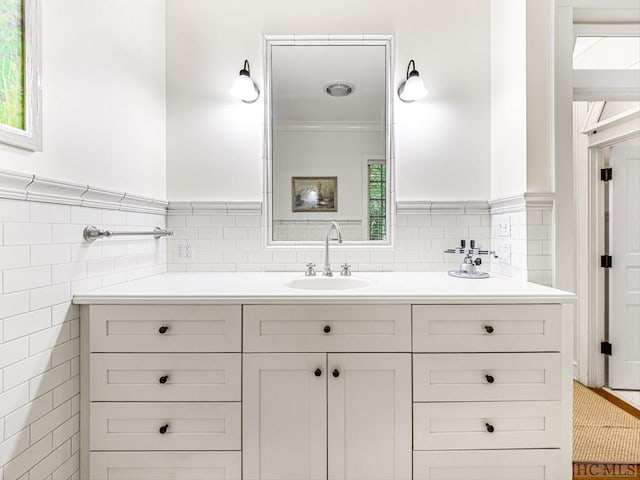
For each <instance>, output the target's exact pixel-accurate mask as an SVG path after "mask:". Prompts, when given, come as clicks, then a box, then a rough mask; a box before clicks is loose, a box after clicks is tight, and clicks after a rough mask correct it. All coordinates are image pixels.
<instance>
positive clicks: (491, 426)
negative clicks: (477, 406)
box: [484, 423, 495, 433]
mask: <svg viewBox="0 0 640 480" xmlns="http://www.w3.org/2000/svg"><path fill="white" fill-rule="evenodd" d="M484 425H485V426H486V427H487V432H489V433H493V432H494V430H495V428H493V425H491V424H490V423H485V424H484Z"/></svg>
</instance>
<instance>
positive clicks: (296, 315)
mask: <svg viewBox="0 0 640 480" xmlns="http://www.w3.org/2000/svg"><path fill="white" fill-rule="evenodd" d="M242 325H243V333H242V335H243V344H244V351H245V352H410V351H411V307H410V306H409V305H246V306H245V307H244V309H243V322H242Z"/></svg>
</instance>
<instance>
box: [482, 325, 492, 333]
mask: <svg viewBox="0 0 640 480" xmlns="http://www.w3.org/2000/svg"><path fill="white" fill-rule="evenodd" d="M484 329H485V330H486V332H487V333H493V327H492V326H491V325H485V326H484Z"/></svg>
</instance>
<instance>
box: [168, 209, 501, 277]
mask: <svg viewBox="0 0 640 480" xmlns="http://www.w3.org/2000/svg"><path fill="white" fill-rule="evenodd" d="M425 203H426V204H428V205H427V207H423V208H416V209H412V210H411V211H410V212H408V211H403V210H402V209H400V210H399V211H398V214H397V216H396V238H395V241H394V244H393V247H368V246H358V245H356V246H346V245H336V244H335V242H333V244H332V247H331V263H332V264H333V265H334V266H339V265H340V264H342V263H345V262H347V263H349V264H350V265H351V266H352V270H353V271H446V270H451V269H454V268H457V266H458V264H459V263H460V260H461V258H462V257H461V256H460V255H452V254H446V253H444V250H446V249H447V248H453V247H455V246H457V245H459V244H460V240H461V239H467V240H468V239H470V238H473V239H475V240H476V241H477V243H478V245H480V246H482V247H483V248H486V249H488V248H489V247H490V243H491V217H490V214H489V210H488V205H486V202H485V205H486V207H485V208H484V209H477V208H476V209H474V210H473V211H469V209H467V208H465V205H466V204H467V202H458V203H459V205H456V206H455V208H449V209H446V210H440V209H434V208H433V205H432V202H425ZM193 205H195V206H196V208H193V209H192V210H191V211H189V209H188V208H187V209H186V211H185V206H184V203H183V202H181V204H180V205H179V206H178V208H176V209H173V208H172V204H170V205H169V215H168V216H167V226H168V228H171V229H173V231H174V236H173V237H172V238H171V239H170V240H169V241H168V254H167V259H168V266H167V268H168V271H170V272H189V271H192V272H196V271H197V272H203V271H204V272H208V271H210V272H221V271H224V272H229V271H231V272H234V271H292V272H295V271H298V272H303V271H304V269H305V264H307V263H309V262H313V263H315V264H317V265H321V263H322V262H323V261H324V260H323V255H324V253H323V248H322V246H315V247H309V246H307V245H304V244H301V245H296V246H272V247H265V238H266V234H267V233H266V227H265V226H263V224H262V212H261V208H260V205H259V204H257V206H256V208H254V209H252V210H243V211H238V210H237V209H235V208H233V204H232V203H228V204H227V205H229V206H230V208H227V209H226V211H225V209H224V208H220V209H216V210H215V213H213V211H212V210H211V209H200V208H198V206H197V205H196V202H193ZM436 210H437V211H436ZM324 228H325V230H326V226H325V227H324ZM185 248H187V249H188V250H189V251H190V252H191V255H189V256H186V255H184V253H183V252H184V251H185V250H184V249H185Z"/></svg>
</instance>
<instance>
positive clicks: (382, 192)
mask: <svg viewBox="0 0 640 480" xmlns="http://www.w3.org/2000/svg"><path fill="white" fill-rule="evenodd" d="M368 176H369V181H368V185H369V194H368V198H369V208H368V211H369V240H385V239H386V238H387V167H386V165H385V163H384V162H382V161H373V160H372V161H370V162H369V165H368Z"/></svg>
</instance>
